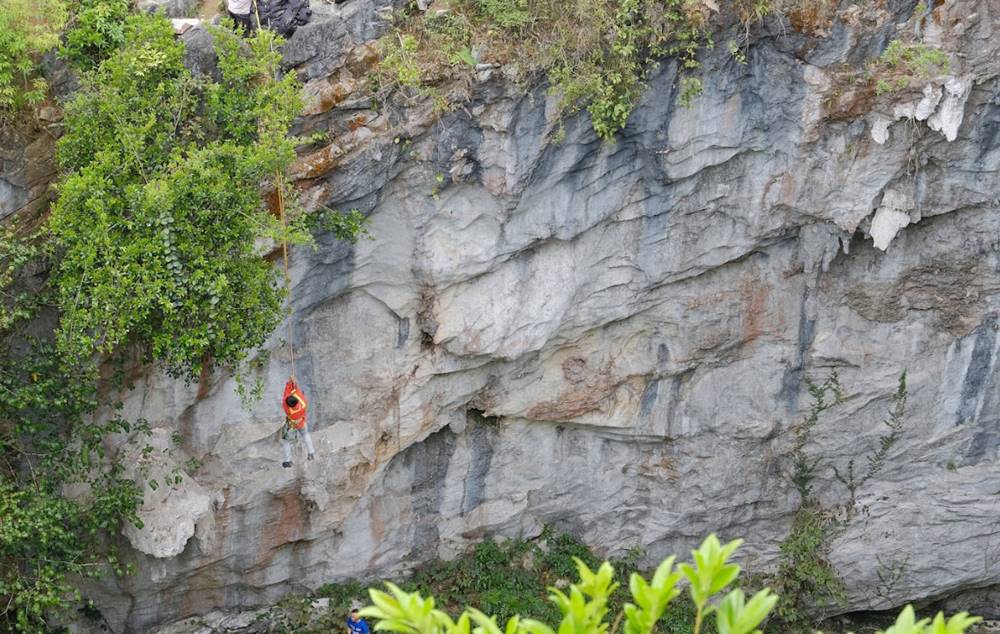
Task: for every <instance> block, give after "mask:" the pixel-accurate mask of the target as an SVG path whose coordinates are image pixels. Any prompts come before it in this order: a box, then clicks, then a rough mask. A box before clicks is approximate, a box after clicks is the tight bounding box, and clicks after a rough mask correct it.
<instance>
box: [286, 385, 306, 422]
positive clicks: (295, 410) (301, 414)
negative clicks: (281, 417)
mask: <svg viewBox="0 0 1000 634" xmlns="http://www.w3.org/2000/svg"><path fill="white" fill-rule="evenodd" d="M289 396H294V397H295V398H297V399H299V402H298V404H297V405H296V406H295V407H289V406H288V403H286V402H285V401H287V400H288V397H289ZM281 406H282V407H283V408H284V409H285V417H286V418H287V419H288V424H289V425H291V426H292V427H293V428H295V429H302V428H303V427H305V426H306V397H305V395H304V394H302V390H300V389H299V386H298V385H296V384H295V381H292V380H291V379H289V380H288V383H285V393H284V395H282V397H281Z"/></svg>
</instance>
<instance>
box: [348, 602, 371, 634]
mask: <svg viewBox="0 0 1000 634" xmlns="http://www.w3.org/2000/svg"><path fill="white" fill-rule="evenodd" d="M347 631H348V632H350V633H351V634H371V630H369V629H368V624H367V623H365V620H364V619H363V618H361V615H360V614H358V609H357V608H354V609H353V610H351V615H350V616H349V617H347Z"/></svg>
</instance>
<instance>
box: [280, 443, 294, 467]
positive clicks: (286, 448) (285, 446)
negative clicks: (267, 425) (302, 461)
mask: <svg viewBox="0 0 1000 634" xmlns="http://www.w3.org/2000/svg"><path fill="white" fill-rule="evenodd" d="M281 450H282V451H283V452H284V453H285V461H284V462H282V463H281V466H282V467H285V468H286V469H287V468H288V467H290V466H292V441H291V440H288V439H287V438H282V439H281Z"/></svg>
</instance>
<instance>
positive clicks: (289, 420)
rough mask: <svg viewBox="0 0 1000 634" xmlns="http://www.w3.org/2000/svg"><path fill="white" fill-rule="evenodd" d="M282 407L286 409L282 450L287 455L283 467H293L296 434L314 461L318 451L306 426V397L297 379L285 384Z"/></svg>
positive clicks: (310, 458)
mask: <svg viewBox="0 0 1000 634" xmlns="http://www.w3.org/2000/svg"><path fill="white" fill-rule="evenodd" d="M281 406H282V407H284V409H285V426H284V429H283V431H282V433H281V448H282V450H283V451H284V453H285V461H284V462H282V463H281V466H282V467H284V468H286V469H287V468H289V467H291V466H292V441H293V440H294V439H295V435H296V433H298V435H299V436H301V437H302V440H304V441H305V443H306V450H307V451H308V452H309V457H308V459H309V460H312V459H313V458H314V457H315V456H316V449H315V448H314V447H313V441H312V437H311V436H309V428H308V427H307V426H306V397H305V395H304V394H302V390H300V389H299V386H298V385H296V383H295V377H292V378H290V379H288V383H285V393H284V394H283V395H282V397H281Z"/></svg>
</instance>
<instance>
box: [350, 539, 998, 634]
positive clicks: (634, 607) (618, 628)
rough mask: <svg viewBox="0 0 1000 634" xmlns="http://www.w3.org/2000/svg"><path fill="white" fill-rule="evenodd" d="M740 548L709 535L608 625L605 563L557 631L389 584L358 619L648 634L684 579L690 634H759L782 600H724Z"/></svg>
mask: <svg viewBox="0 0 1000 634" xmlns="http://www.w3.org/2000/svg"><path fill="white" fill-rule="evenodd" d="M741 543H742V540H734V541H731V542H729V543H727V544H722V543H720V542H719V540H718V538H717V537H716V536H715V535H709V536H708V538H706V539H705V541H704V542H703V543H702V544H701V546H700V547H699V548H698V549H697V550H695V551H693V552H692V556H693V560H694V561H693V562H692V563H683V564H680V565H679V566H677V567H676V568H675V566H674V561H675V559H674V557H669V558H668V559H666V560H665V561H664V562H663V563H662V564H660V566H659V567H658V568H657V569H656V571H655V572H654V573H653V576H652V578H651V579H650V580H647V579H645V578H644V577H643V576H642V575H639V574H638V573H633V574H632V575H631V577H630V579H629V590H630V592H631V597H632V601H631V602H628V603H626V604H625V605H624V607H623V609H622V611H621V612H620V613H619V614H616V615H615V618H614V620H613V621H612V622H610V623H609V621H608V616H609V609H608V602H609V598H610V597H611V596H612V594H613V593H614V591H615V590H616V589H617V586H618V584H617V583H616V582H615V580H614V579H615V571H614V568H613V567H612V565H611V564H610V563H607V562H605V563H603V564H601V565H600V566H598V567H597V569H596V570H593V569H592V568H591V567H590V566H588V565H587V564H586V563H584V562H583V561H582V560H580V559H575V564H576V567H577V573H578V575H579V581H578V582H577V583H574V584H571V585H570V586H569V587H568V588H567V589H566V590H561V589H558V588H554V587H553V588H550V594H549V600H550V601H551V602H552V603H553V604H555V605H556V607H557V608H558V609H559V613H560V615H561V620H560V622H559V623H558V625H555V626H553V625H550V624H547V623H544V622H541V621H538V620H535V619H531V618H524V617H522V616H519V615H515V616H513V617H511V618H510V619H508V620H507V622H506V623H505V624H503V625H501V624H500V623H498V622H497V619H496V617H493V616H489V615H487V614H485V613H483V612H482V611H480V610H478V609H476V608H474V607H467V608H466V609H465V610H463V611H462V612H461V614H459V616H458V618H457V619H453V618H452V617H451V616H450V615H449V614H447V613H446V612H444V611H442V610H440V609H438V608H437V607H436V603H435V600H434V598H433V597H424V596H422V595H421V594H420V593H419V592H406V591H405V590H403V589H401V588H400V587H399V586H396V585H394V584H391V583H386V590H387V591H382V590H375V589H371V590H369V595H370V597H371V601H372V604H373V605H371V606H369V607H366V608H364V609H363V610H361V614H362V615H363V616H365V617H370V618H373V619H376V620H377V622H376V623H375V630H376V631H384V632H402V633H404V634H557V633H558V634H608V633H610V634H618V632H624V633H626V634H650V633H651V632H654V631H655V628H656V627H657V624H658V623H659V622H660V621H661V620H662V619H663V618H664V617H665V616H666V615H667V613H668V608H669V607H670V603H671V601H673V600H674V599H675V598H677V597H678V596H679V595H680V593H681V590H680V588H678V584H679V582H680V581H681V579H682V577H683V578H685V579H686V580H687V581H688V583H689V587H688V593H689V594H690V597H691V600H692V602H693V603H694V605H695V608H696V610H697V615H696V618H695V622H694V624H693V626H692V633H693V634H700V633H701V632H702V630H703V628H704V627H705V626H706V623H707V621H706V619H708V618H710V617H714V618H713V622H714V625H715V628H716V630H717V631H718V632H719V634H758V633H759V632H761V629H760V628H761V626H762V624H764V623H765V621H766V620H767V618H768V616H769V615H770V613H771V611H772V610H773V609H774V606H775V604H776V603H777V600H778V597H777V596H776V595H775V594H773V593H772V592H771V591H770V590H769V589H767V588H764V589H763V590H760V591H759V592H757V593H756V594H754V595H753V596H752V597H751V598H750V599H749V600H748V599H747V597H746V595H745V594H744V593H743V591H742V590H741V589H739V588H736V589H732V590H729V591H728V592H726V593H725V594H724V595H722V593H723V592H724V591H725V590H726V589H727V588H729V587H730V586H731V585H732V584H734V583H735V582H736V581H737V578H738V576H739V572H740V566H739V565H737V564H735V563H732V562H731V561H730V560H731V557H732V556H733V554H734V553H735V552H736V550H737V549H738V548H739V546H740V544H741ZM720 595H721V596H720ZM980 620H981V619H979V618H978V617H971V616H969V615H968V614H967V613H965V612H962V613H960V614H957V615H955V616H953V617H951V619H945V617H944V615H943V614H941V613H938V614H937V615H936V616H935V617H934V619H933V620H931V619H921V620H919V621H918V620H916V617H915V613H914V611H913V608H912V607H910V606H907V607H906V608H905V609H904V610H903V611H902V612H901V613H900V615H899V617H898V619H897V620H896V623H895V624H894V625H892V626H891V627H890V628H888V629H887V630H885V632H884V633H883V634H962V633H963V632H965V631H966V630H967V629H968V628H969V627H971V626H972V625H974V624H975V623H978V622H979V621H980Z"/></svg>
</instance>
